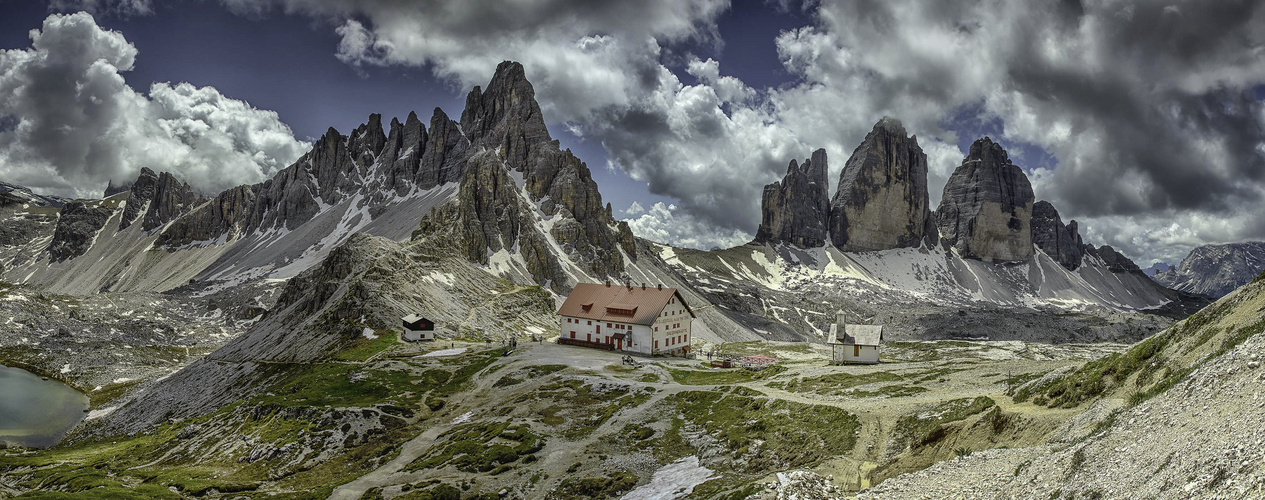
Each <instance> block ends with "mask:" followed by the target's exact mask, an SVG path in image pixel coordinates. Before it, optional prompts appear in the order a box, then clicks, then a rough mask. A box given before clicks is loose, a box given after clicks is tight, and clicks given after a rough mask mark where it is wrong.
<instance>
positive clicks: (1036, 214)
mask: <svg viewBox="0 0 1265 500" xmlns="http://www.w3.org/2000/svg"><path fill="white" fill-rule="evenodd" d="M1032 243H1034V244H1035V245H1036V246H1037V248H1040V249H1041V251H1043V252H1045V253H1046V255H1049V256H1050V258H1053V259H1054V260H1055V261H1056V262H1058V263H1059V265H1062V266H1063V267H1065V268H1067V269H1068V270H1075V269H1076V268H1078V267H1080V265H1081V259H1082V257H1083V256H1084V253H1085V249H1084V247H1085V243H1084V242H1083V241H1081V235H1080V232H1079V231H1078V230H1077V225H1076V221H1071V222H1069V223H1068V224H1067V225H1063V220H1062V219H1061V218H1059V211H1058V210H1055V209H1054V205H1052V204H1050V202H1048V201H1045V200H1041V201H1038V202H1036V203H1035V204H1033V205H1032Z"/></svg>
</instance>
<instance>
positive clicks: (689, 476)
mask: <svg viewBox="0 0 1265 500" xmlns="http://www.w3.org/2000/svg"><path fill="white" fill-rule="evenodd" d="M712 472H714V471H712V470H711V469H708V468H707V467H703V466H702V465H700V464H699V463H698V457H697V456H695V455H690V456H688V457H685V458H682V459H680V460H677V461H675V462H672V463H670V464H668V465H665V466H663V468H661V469H659V470H657V471H655V472H654V476H653V477H651V478H650V482H649V483H647V484H644V485H642V486H641V487H639V488H637V489H635V490H632V491H630V492H628V494H627V495H624V496H623V500H654V499H660V498H681V497H683V496H685V495H688V494H690V492H692V491H694V487H695V486H698V485H700V484H703V483H705V482H707V480H709V479H711V478H712V477H715V476H713V475H712Z"/></svg>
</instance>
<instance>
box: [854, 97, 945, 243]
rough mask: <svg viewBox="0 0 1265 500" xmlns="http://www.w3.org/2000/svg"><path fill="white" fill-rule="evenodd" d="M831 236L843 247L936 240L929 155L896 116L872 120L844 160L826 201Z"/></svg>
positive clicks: (931, 241) (930, 241)
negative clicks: (835, 186) (831, 196)
mask: <svg viewBox="0 0 1265 500" xmlns="http://www.w3.org/2000/svg"><path fill="white" fill-rule="evenodd" d="M829 226H830V241H831V243H832V244H834V246H835V247H837V248H839V249H840V250H843V251H870V250H886V249H889V248H903V247H917V246H919V245H920V244H921V243H922V242H923V241H927V242H928V243H933V242H934V241H935V238H936V236H935V233H936V228H935V225H934V224H933V223H932V218H931V209H930V203H929V201H928V196H927V155H926V154H924V153H923V152H922V148H920V147H919V146H918V138H917V137H910V136H908V135H906V133H905V128H904V126H903V125H901V123H900V121H898V120H896V119H894V118H888V117H885V118H883V119H882V120H879V122H878V123H877V124H875V125H874V129H873V130H871V131H870V133H869V134H867V135H866V136H865V140H863V141H861V144H860V145H859V146H857V148H856V150H854V151H853V152H852V156H851V157H849V158H848V162H847V163H846V164H844V166H843V172H842V173H840V175H839V187H838V190H837V191H836V192H835V197H834V199H833V200H831V202H830V221H829Z"/></svg>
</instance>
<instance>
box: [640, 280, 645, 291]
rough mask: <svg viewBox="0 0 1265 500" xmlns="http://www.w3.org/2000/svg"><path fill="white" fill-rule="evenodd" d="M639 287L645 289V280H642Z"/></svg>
mask: <svg viewBox="0 0 1265 500" xmlns="http://www.w3.org/2000/svg"><path fill="white" fill-rule="evenodd" d="M641 289H642V290H645V289H646V282H644V281H643V282H641Z"/></svg>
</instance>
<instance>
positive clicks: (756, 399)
mask: <svg viewBox="0 0 1265 500" xmlns="http://www.w3.org/2000/svg"><path fill="white" fill-rule="evenodd" d="M665 403H666V404H669V405H672V406H675V408H676V409H677V411H679V412H680V414H681V415H682V416H683V417H684V419H686V420H688V421H689V422H690V423H692V424H693V425H696V426H700V427H703V428H704V429H706V430H707V432H708V434H710V435H712V436H714V437H716V438H717V439H719V440H720V441H722V442H724V443H725V444H726V446H728V448H729V449H730V451H731V452H732V453H733V454H734V455H735V456H742V457H745V458H746V462H745V463H744V464H743V465H742V467H743V468H744V469H745V470H746V471H747V472H753V473H754V472H759V471H768V470H779V469H784V468H790V467H803V466H808V465H812V464H815V463H817V462H819V461H821V460H822V459H825V458H827V457H832V456H837V455H841V454H843V453H846V452H848V451H849V450H851V449H852V447H853V445H855V444H856V437H857V431H858V430H859V429H860V421H859V420H858V419H857V418H856V416H855V415H852V414H851V413H848V412H847V411H844V410H843V409H840V408H836V407H833V406H822V405H809V404H803V403H796V402H791V401H785V400H779V399H770V398H767V397H764V396H762V395H760V394H759V393H758V392H755V391H751V390H747V389H743V388H741V387H737V388H733V389H731V390H725V391H686V392H681V393H678V394H674V395H672V396H669V397H668V398H666V399H665ZM670 434H671V433H669V435H665V436H664V439H672V436H671V435H670Z"/></svg>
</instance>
